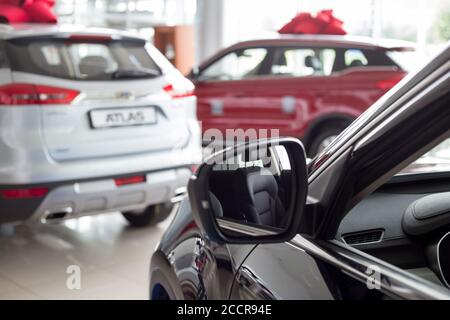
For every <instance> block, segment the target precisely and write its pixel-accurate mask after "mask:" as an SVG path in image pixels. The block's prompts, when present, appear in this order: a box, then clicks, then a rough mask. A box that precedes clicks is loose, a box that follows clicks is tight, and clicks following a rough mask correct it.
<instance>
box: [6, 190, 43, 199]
mask: <svg viewBox="0 0 450 320" xmlns="http://www.w3.org/2000/svg"><path fill="white" fill-rule="evenodd" d="M47 193H48V188H31V189H4V190H0V194H1V195H2V196H3V197H4V198H5V199H29V198H40V197H43V196H45V195H46V194H47Z"/></svg>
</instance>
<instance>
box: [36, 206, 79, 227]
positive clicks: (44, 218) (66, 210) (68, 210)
mask: <svg viewBox="0 0 450 320" xmlns="http://www.w3.org/2000/svg"><path fill="white" fill-rule="evenodd" d="M72 212H73V208H72V207H64V208H60V209H57V210H46V211H45V212H44V214H43V215H42V217H41V223H44V224H51V223H58V222H62V221H64V220H67V219H69V218H70V215H71V214H72ZM55 213H64V217H62V218H55V219H50V220H48V219H47V218H48V216H50V215H51V214H55Z"/></svg>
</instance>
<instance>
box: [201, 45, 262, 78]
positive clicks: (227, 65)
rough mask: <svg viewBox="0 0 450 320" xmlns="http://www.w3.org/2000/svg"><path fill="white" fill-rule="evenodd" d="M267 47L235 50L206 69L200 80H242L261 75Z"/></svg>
mask: <svg viewBox="0 0 450 320" xmlns="http://www.w3.org/2000/svg"><path fill="white" fill-rule="evenodd" d="M266 56H267V49H264V48H249V49H245V50H240V51H234V52H231V53H229V54H227V55H226V56H224V57H222V58H221V59H219V60H218V61H216V62H214V63H213V64H211V65H210V66H208V67H207V68H206V69H204V70H203V71H202V72H201V73H200V76H199V80H240V79H245V78H252V77H256V76H258V75H260V71H261V67H262V63H263V61H264V59H265V57H266Z"/></svg>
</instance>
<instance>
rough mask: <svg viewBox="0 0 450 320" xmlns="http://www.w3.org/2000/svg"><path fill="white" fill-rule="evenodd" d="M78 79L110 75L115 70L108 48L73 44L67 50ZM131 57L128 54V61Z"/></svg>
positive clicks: (115, 66)
mask: <svg viewBox="0 0 450 320" xmlns="http://www.w3.org/2000/svg"><path fill="white" fill-rule="evenodd" d="M69 50H70V53H71V56H72V60H73V62H74V65H75V66H78V67H79V68H77V70H76V71H77V72H78V74H79V76H80V78H84V77H92V76H96V75H100V74H107V73H112V72H114V71H115V70H117V63H116V62H115V61H114V58H113V57H112V55H111V52H110V50H109V48H108V47H106V46H104V45H102V44H95V43H89V44H87V43H80V44H73V45H71V46H70V48H69ZM131 57H132V55H131V54H130V59H131Z"/></svg>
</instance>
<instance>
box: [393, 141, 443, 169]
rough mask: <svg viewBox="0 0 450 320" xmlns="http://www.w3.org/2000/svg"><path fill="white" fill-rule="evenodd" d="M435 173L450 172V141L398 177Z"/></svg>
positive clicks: (426, 154)
mask: <svg viewBox="0 0 450 320" xmlns="http://www.w3.org/2000/svg"><path fill="white" fill-rule="evenodd" d="M434 172H450V139H447V140H445V141H443V142H441V143H440V144H439V145H437V146H436V147H434V148H433V149H432V150H430V151H429V152H427V153H425V154H424V155H423V156H421V157H420V158H419V159H418V160H416V161H415V162H413V163H411V164H410V165H409V166H408V167H406V168H405V169H403V170H402V171H401V172H400V173H399V174H398V175H405V174H417V173H434Z"/></svg>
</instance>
